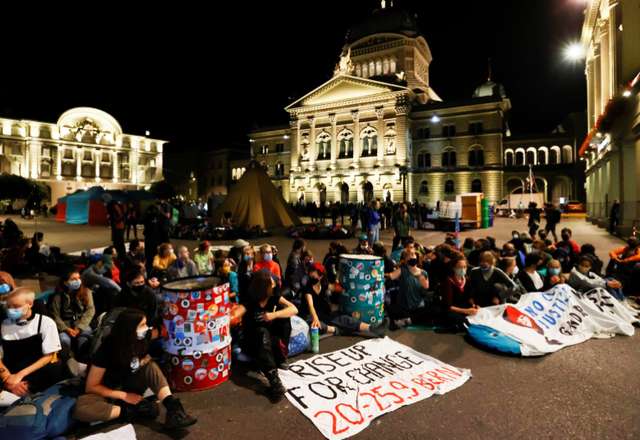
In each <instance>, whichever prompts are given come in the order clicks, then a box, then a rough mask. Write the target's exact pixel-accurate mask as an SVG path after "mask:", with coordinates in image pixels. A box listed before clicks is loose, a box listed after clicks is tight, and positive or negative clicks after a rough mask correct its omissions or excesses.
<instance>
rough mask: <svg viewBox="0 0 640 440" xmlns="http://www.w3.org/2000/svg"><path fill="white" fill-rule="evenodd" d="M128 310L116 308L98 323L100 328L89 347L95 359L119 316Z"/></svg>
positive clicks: (97, 328) (104, 315) (105, 314)
mask: <svg viewBox="0 0 640 440" xmlns="http://www.w3.org/2000/svg"><path fill="white" fill-rule="evenodd" d="M125 310H127V308H126V307H116V308H115V309H112V310H111V311H109V312H105V313H104V314H103V315H102V316H101V317H100V318H99V321H98V326H97V327H96V331H95V332H94V334H93V338H92V339H91V345H90V347H89V356H90V357H93V355H94V354H96V352H97V351H98V349H99V348H100V346H101V345H102V342H104V340H105V339H106V338H107V336H109V335H110V334H111V329H112V328H113V325H114V324H115V323H116V320H117V319H118V316H120V313H122V312H123V311H125Z"/></svg>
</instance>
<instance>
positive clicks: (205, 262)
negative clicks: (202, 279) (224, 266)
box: [193, 240, 213, 275]
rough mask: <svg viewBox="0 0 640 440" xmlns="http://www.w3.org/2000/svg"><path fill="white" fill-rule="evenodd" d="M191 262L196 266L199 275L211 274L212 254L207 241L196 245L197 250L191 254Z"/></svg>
mask: <svg viewBox="0 0 640 440" xmlns="http://www.w3.org/2000/svg"><path fill="white" fill-rule="evenodd" d="M193 261H194V262H195V263H196V266H198V272H199V273H200V275H210V274H212V273H213V254H212V253H211V245H210V244H209V242H208V241H207V240H204V241H202V242H201V243H200V244H199V245H198V249H196V251H195V252H194V253H193Z"/></svg>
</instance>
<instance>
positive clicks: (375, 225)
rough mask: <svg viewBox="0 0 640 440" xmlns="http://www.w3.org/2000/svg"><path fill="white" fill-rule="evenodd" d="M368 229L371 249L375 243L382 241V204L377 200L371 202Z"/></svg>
mask: <svg viewBox="0 0 640 440" xmlns="http://www.w3.org/2000/svg"><path fill="white" fill-rule="evenodd" d="M367 229H368V236H369V247H371V246H373V243H376V242H378V241H380V202H378V201H377V200H374V201H372V202H371V207H370V208H369V215H367Z"/></svg>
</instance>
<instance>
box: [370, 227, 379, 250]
mask: <svg viewBox="0 0 640 440" xmlns="http://www.w3.org/2000/svg"><path fill="white" fill-rule="evenodd" d="M377 241H380V223H378V224H377V225H370V226H369V246H373V243H375V242H377Z"/></svg>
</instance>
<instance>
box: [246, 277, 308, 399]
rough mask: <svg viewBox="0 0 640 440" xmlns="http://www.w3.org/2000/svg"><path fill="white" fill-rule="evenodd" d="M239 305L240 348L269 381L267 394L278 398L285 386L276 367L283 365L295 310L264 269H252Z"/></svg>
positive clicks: (285, 366)
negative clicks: (245, 292) (247, 285)
mask: <svg viewBox="0 0 640 440" xmlns="http://www.w3.org/2000/svg"><path fill="white" fill-rule="evenodd" d="M243 305H244V307H245V308H246V313H245V314H244V317H243V321H242V322H243V331H244V336H245V338H244V343H245V347H244V348H243V352H245V353H247V354H249V356H252V357H253V358H254V359H255V360H256V362H257V364H258V368H259V369H260V371H261V372H262V373H263V374H264V375H265V376H266V377H267V380H268V381H269V393H268V394H269V397H270V398H271V400H272V401H274V402H276V401H279V400H282V398H283V397H284V392H285V389H284V387H283V385H282V382H280V377H279V376H278V368H284V369H286V368H287V364H286V359H287V355H288V347H289V337H290V336H291V321H290V320H289V318H291V317H292V316H294V315H296V314H297V313H298V309H297V308H296V306H294V305H293V304H292V303H290V302H289V301H287V300H286V299H284V298H283V297H282V296H280V294H279V292H278V290H277V283H276V282H275V280H274V277H273V276H272V274H271V273H270V272H269V271H268V270H259V271H257V272H254V273H253V276H252V278H251V286H250V287H249V292H248V294H247V296H246V297H245V298H243Z"/></svg>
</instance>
